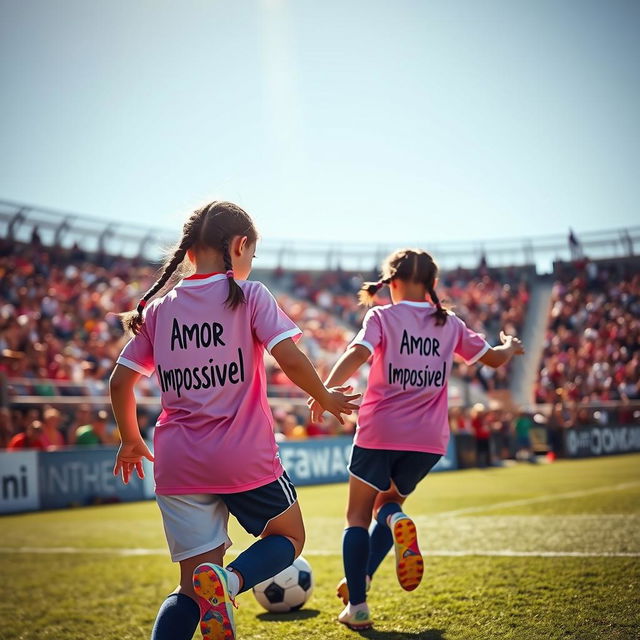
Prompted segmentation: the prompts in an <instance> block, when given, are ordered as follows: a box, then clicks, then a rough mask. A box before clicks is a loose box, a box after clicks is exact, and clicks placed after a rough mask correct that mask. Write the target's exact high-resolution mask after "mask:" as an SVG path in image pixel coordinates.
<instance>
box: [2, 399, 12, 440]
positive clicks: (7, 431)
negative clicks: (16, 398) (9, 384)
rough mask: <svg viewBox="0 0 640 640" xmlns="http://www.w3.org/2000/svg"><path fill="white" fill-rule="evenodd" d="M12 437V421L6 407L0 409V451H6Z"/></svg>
mask: <svg viewBox="0 0 640 640" xmlns="http://www.w3.org/2000/svg"><path fill="white" fill-rule="evenodd" d="M12 437H13V420H12V419H11V411H10V410H9V408H8V407H0V449H6V448H7V446H8V445H9V442H10V440H11V438H12Z"/></svg>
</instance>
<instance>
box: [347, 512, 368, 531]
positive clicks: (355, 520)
mask: <svg viewBox="0 0 640 640" xmlns="http://www.w3.org/2000/svg"><path fill="white" fill-rule="evenodd" d="M370 523H371V514H370V513H363V512H362V511H360V510H352V509H349V510H347V526H349V527H364V528H365V529H366V528H367V527H368V526H369V524H370Z"/></svg>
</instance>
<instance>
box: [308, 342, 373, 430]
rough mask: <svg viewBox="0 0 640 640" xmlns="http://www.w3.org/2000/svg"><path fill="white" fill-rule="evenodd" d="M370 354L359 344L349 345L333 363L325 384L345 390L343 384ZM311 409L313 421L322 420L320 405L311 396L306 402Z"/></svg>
mask: <svg viewBox="0 0 640 640" xmlns="http://www.w3.org/2000/svg"><path fill="white" fill-rule="evenodd" d="M370 356H371V351H369V349H367V348H366V347H364V346H363V345H361V344H354V345H353V346H351V347H349V348H348V349H347V350H346V351H345V352H344V353H343V354H342V355H341V356H340V358H339V359H338V362H336V363H335V364H334V365H333V369H331V373H330V374H329V377H328V378H327V380H326V382H325V385H326V386H327V387H329V388H338V390H339V391H347V390H348V387H342V386H341V385H343V384H344V383H345V382H346V381H347V380H348V379H349V378H350V377H351V376H352V375H353V374H354V373H355V372H356V371H357V370H358V369H359V368H360V367H361V366H362V365H363V364H364V363H365V362H366V361H367V360H368V359H369V357H370ZM307 404H308V405H309V409H310V410H311V419H312V420H313V421H314V422H322V411H323V409H322V407H321V406H320V405H319V404H318V403H317V402H316V401H314V400H313V399H312V398H310V399H309V401H308V402H307Z"/></svg>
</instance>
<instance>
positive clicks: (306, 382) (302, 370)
mask: <svg viewBox="0 0 640 640" xmlns="http://www.w3.org/2000/svg"><path fill="white" fill-rule="evenodd" d="M271 355H272V356H273V357H274V358H275V359H276V361H277V362H278V364H279V365H280V367H281V368H282V370H283V371H284V373H285V375H286V376H287V377H288V378H289V380H291V382H293V383H294V384H296V385H297V386H298V387H300V388H301V389H302V390H303V391H306V392H307V393H308V394H309V395H310V396H311V397H312V398H314V399H315V400H316V401H317V402H318V403H319V404H320V406H321V407H322V408H323V409H324V410H325V411H328V412H329V413H332V414H333V415H334V416H335V417H336V418H338V420H339V421H340V423H341V424H344V421H343V420H342V415H341V414H343V413H344V414H346V415H350V414H351V412H352V411H355V410H356V409H357V408H358V406H357V405H355V404H351V401H352V400H355V399H357V398H359V397H360V394H355V395H349V396H347V395H344V394H343V393H342V392H341V391H339V390H337V389H327V387H326V386H325V385H323V384H322V380H320V378H319V377H318V374H317V373H316V370H315V369H314V368H313V365H312V364H311V362H309V358H307V356H305V355H304V353H302V351H300V349H298V347H297V346H296V344H295V342H294V341H293V340H292V339H291V338H286V339H285V340H282V341H281V342H278V344H277V345H276V346H275V347H273V349H271Z"/></svg>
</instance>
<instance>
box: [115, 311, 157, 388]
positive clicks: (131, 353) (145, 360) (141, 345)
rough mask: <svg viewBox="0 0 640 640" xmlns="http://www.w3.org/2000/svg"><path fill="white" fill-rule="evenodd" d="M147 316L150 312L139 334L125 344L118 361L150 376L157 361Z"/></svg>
mask: <svg viewBox="0 0 640 640" xmlns="http://www.w3.org/2000/svg"><path fill="white" fill-rule="evenodd" d="M147 317H148V313H147V314H146V315H145V321H144V322H143V323H142V326H141V327H140V331H139V332H138V335H136V336H133V338H131V340H129V342H127V344H125V345H124V348H123V349H122V352H121V353H120V355H119V356H118V359H117V360H116V363H117V364H121V365H122V366H123V367H127V368H129V369H133V370H134V371H137V372H138V373H141V374H142V375H143V376H147V378H148V377H149V376H150V375H151V374H152V373H153V371H154V367H155V363H154V360H153V341H152V339H151V336H150V326H149V321H148V319H147Z"/></svg>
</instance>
